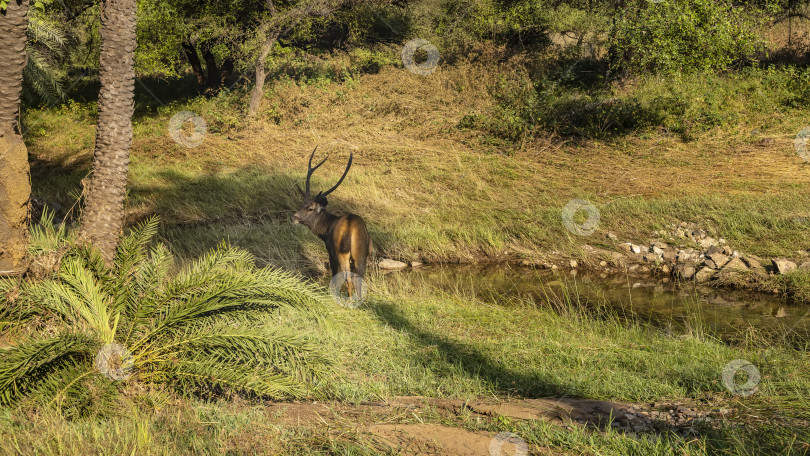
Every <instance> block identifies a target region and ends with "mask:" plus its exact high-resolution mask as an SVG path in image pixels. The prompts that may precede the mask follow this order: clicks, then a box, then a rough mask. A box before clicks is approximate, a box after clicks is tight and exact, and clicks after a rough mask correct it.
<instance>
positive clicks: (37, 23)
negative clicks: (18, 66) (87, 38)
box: [22, 8, 67, 105]
mask: <svg viewBox="0 0 810 456" xmlns="http://www.w3.org/2000/svg"><path fill="white" fill-rule="evenodd" d="M42 9H43V8H31V9H29V15H28V44H27V46H26V50H27V52H28V64H27V65H26V66H25V68H24V69H23V92H22V98H23V100H25V102H26V103H27V104H28V105H37V104H40V103H43V104H48V105H55V104H57V103H59V102H60V101H62V100H64V98H65V93H64V91H63V90H62V83H61V78H60V77H59V75H58V72H57V70H56V68H54V67H53V66H52V63H54V62H59V61H60V60H62V59H63V58H64V55H65V46H66V44H67V37H66V35H65V32H64V30H63V29H62V26H61V25H60V24H59V23H58V22H57V21H56V19H55V18H54V17H52V16H49V15H47V14H46V13H45V12H44V11H42Z"/></svg>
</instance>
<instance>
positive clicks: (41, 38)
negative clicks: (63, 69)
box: [28, 8, 67, 52]
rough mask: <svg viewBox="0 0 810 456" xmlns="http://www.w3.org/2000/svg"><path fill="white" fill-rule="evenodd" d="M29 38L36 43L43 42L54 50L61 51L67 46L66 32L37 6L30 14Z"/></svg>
mask: <svg viewBox="0 0 810 456" xmlns="http://www.w3.org/2000/svg"><path fill="white" fill-rule="evenodd" d="M28 35H29V39H30V40H31V41H32V42H33V43H36V44H42V45H43V46H45V47H47V48H48V49H50V50H51V51H53V52H59V51H61V50H62V48H64V47H65V44H66V42H67V39H66V38H65V32H64V31H63V30H62V28H61V27H60V26H59V24H57V23H56V22H54V21H52V20H49V18H48V17H47V16H45V15H44V14H43V13H41V12H40V11H39V10H37V9H36V8H31V9H30V10H29V15H28Z"/></svg>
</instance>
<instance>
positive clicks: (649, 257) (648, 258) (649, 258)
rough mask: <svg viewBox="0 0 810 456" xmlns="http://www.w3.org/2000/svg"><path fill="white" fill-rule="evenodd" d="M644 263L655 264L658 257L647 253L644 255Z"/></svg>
mask: <svg viewBox="0 0 810 456" xmlns="http://www.w3.org/2000/svg"><path fill="white" fill-rule="evenodd" d="M644 261H646V262H648V263H655V262H656V261H658V255H656V254H654V253H652V252H650V253H645V254H644Z"/></svg>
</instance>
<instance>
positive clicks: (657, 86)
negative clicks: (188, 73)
mask: <svg viewBox="0 0 810 456" xmlns="http://www.w3.org/2000/svg"><path fill="white" fill-rule="evenodd" d="M395 51H396V50H395V49H393V48H390V49H384V50H381V51H379V52H378V53H377V54H371V57H370V56H369V55H365V54H364V55H362V56H358V55H356V54H350V55H345V54H337V55H332V56H326V57H325V58H323V59H318V58H309V57H307V58H304V57H302V56H297V55H286V56H283V57H279V58H277V60H276V61H274V62H273V66H272V71H271V74H272V75H273V76H272V82H271V83H270V84H269V89H268V93H267V95H266V99H265V101H264V104H263V106H262V110H261V111H260V114H259V118H258V120H256V121H254V122H246V121H244V120H242V112H241V106H242V104H241V103H242V101H243V97H244V92H243V91H242V89H240V88H239V86H237V88H236V89H235V90H234V91H233V92H227V93H223V94H221V95H220V96H219V97H217V98H215V99H211V100H206V99H200V98H188V97H187V96H186V95H185V94H187V91H186V90H185V89H183V88H184V87H185V86H184V85H183V84H184V82H183V81H175V82H160V81H151V80H144V81H142V82H143V83H144V85H147V86H148V87H150V92H151V93H150V92H147V91H145V90H141V89H142V86H140V85H139V86H138V88H139V93H138V103H137V106H138V109H137V114H136V119H135V139H134V145H133V153H132V166H131V172H130V185H129V194H128V199H127V212H128V220H129V221H130V222H134V221H137V220H141V219H143V218H144V217H146V216H147V215H148V214H153V213H157V214H158V215H160V216H161V218H162V220H163V223H164V225H163V228H162V232H161V235H162V237H163V238H164V240H165V241H167V243H168V244H169V245H170V246H171V247H172V248H173V249H174V251H175V252H176V253H177V254H178V255H179V256H181V257H184V258H190V257H193V256H196V255H198V254H200V253H201V252H203V251H206V250H207V249H208V248H210V247H211V246H212V245H215V244H216V243H217V242H219V240H220V239H222V238H226V239H229V240H230V241H231V242H232V243H234V244H236V245H239V246H242V247H244V248H246V249H248V250H250V251H251V252H252V253H253V254H255V255H256V256H257V257H258V258H259V260H260V261H261V262H264V263H268V264H279V265H282V266H284V267H287V268H290V269H298V270H302V269H310V270H314V271H318V270H320V271H323V269H322V266H321V265H322V262H323V260H324V259H325V256H324V253H323V252H322V247H321V246H320V243H319V241H318V240H317V239H316V238H315V237H314V236H311V235H310V234H309V233H308V232H306V231H305V230H303V229H301V228H300V227H294V226H292V225H290V224H289V223H288V217H289V214H290V213H291V212H292V211H293V209H294V208H296V207H297V204H298V203H299V201H298V195H297V193H296V192H295V190H294V184H295V182H298V181H300V180H301V179H302V178H303V176H304V170H305V169H306V159H307V155H308V152H309V151H311V150H312V148H313V147H314V146H315V145H319V146H320V148H319V151H323V152H325V153H326V152H328V153H330V154H331V156H332V157H333V158H332V160H331V161H330V162H329V164H328V165H326V166H325V167H324V168H323V169H322V170H319V171H318V174H317V175H316V176H315V178H314V183H313V185H314V186H315V187H316V188H323V187H325V186H329V185H331V184H332V183H333V182H334V181H335V180H336V179H337V178H338V177H339V173H340V172H341V171H342V169H343V168H342V167H343V164H344V163H345V160H346V159H347V157H348V154H349V152H353V153H354V156H355V160H354V166H353V168H352V171H351V172H350V173H349V176H348V177H347V179H346V180H345V181H344V183H343V185H342V187H341V188H340V189H339V190H338V191H337V192H336V193H335V194H334V195H333V197H332V198H330V203H331V204H330V208H331V209H333V210H334V211H336V212H338V213H340V212H348V211H352V212H355V213H358V214H361V215H362V216H363V217H364V218H365V219H366V220H367V221H368V222H369V226H370V230H371V233H372V237H373V239H374V243H375V245H376V246H377V247H378V249H379V250H380V251H382V252H383V253H384V254H385V255H387V256H391V257H395V258H400V259H406V260H407V259H410V260H420V261H428V262H457V261H460V262H472V261H503V260H522V259H527V260H530V261H535V262H536V261H541V260H542V259H543V258H545V257H547V256H549V255H556V256H574V257H576V256H578V255H579V252H580V248H581V246H582V244H584V243H589V244H592V245H596V246H602V247H608V248H614V246H613V244H612V243H611V242H608V241H606V240H605V233H606V232H608V231H611V232H613V233H616V234H617V235H618V236H619V239H620V240H628V241H637V242H643V241H644V240H647V239H650V237H651V233H652V232H653V231H657V230H659V229H662V228H667V227H669V226H671V225H672V224H677V223H679V222H681V221H686V222H690V223H696V224H697V225H698V226H700V227H702V228H704V229H706V230H707V231H708V232H709V233H710V235H712V236H714V237H715V238H717V237H723V238H725V239H727V240H728V241H729V243H730V244H731V246H732V247H733V248H734V249H736V250H739V251H741V252H746V253H751V254H755V255H760V256H762V257H766V258H767V257H775V256H787V257H797V255H798V254H797V250H803V249H807V247H808V245H807V242H806V239H807V236H806V235H807V233H808V229H809V228H810V226H809V225H808V220H810V212H808V211H807V208H808V207H810V196H809V195H810V191H808V190H809V188H808V187H809V186H810V174H809V173H808V165H807V163H805V162H804V161H803V160H802V159H801V158H800V157H799V156H798V155H797V154H796V150H795V148H794V137H795V136H796V134H797V132H799V131H800V130H801V129H802V128H803V127H804V126H805V125H804V123H805V113H806V109H805V106H804V103H803V102H802V100H803V99H804V98H803V97H804V96H805V95H806V93H808V92H807V89H806V87H805V86H804V85H803V82H802V81H804V80H805V79H807V78H805V77H804V76H802V75H804V73H803V72H801V70H797V69H795V68H792V67H789V68H787V69H776V70H754V69H751V70H748V71H743V72H740V73H733V74H729V75H720V76H717V75H713V76H702V75H695V76H682V77H678V78H675V77H673V78H675V79H672V78H668V79H666V80H664V79H659V78H656V77H647V78H640V79H637V80H634V81H629V82H626V84H625V85H623V86H615V87H604V86H593V85H586V84H584V82H583V83H577V81H576V80H575V81H568V80H566V79H565V78H563V76H562V75H559V74H556V73H553V72H552V73H550V74H548V75H546V76H543V77H545V78H547V79H541V80H539V82H538V80H537V79H527V76H526V74H527V73H526V72H525V71H524V70H521V68H524V67H522V66H519V65H518V64H519V63H520V61H515V62H510V63H499V62H502V60H503V59H504V58H506V57H505V56H503V55H500V56H498V55H497V52H498V51H497V49H489V48H484V49H483V50H481V51H480V55H477V56H475V58H472V57H471V60H474V63H471V62H467V63H465V62H464V61H459V62H456V63H455V64H453V65H449V64H448V65H440V67H439V69H438V70H437V71H436V72H435V73H434V74H432V75H431V76H429V77H425V76H420V75H416V74H412V73H410V72H408V71H406V70H405V69H403V68H401V66H398V65H396V64H395V63H394V62H396V58H395V57H396V54H395ZM492 53H495V54H496V56H495V57H493V56H492V55H491V54H492ZM374 56H376V57H374ZM372 57H374V58H375V59H377V60H379V62H378V63H379V65H376V66H372V67H370V66H369V65H368V62H367V61H368V60H369V59H370V58H372ZM514 58H515V59H517V57H514ZM511 63H514V64H515V65H512V66H510V64H511ZM370 68H373V69H370ZM580 70H582V71H584V70H585V68H584V67H583V68H580ZM574 73H575V74H580V73H581V74H586V73H587V72H584V73H583V72H581V71H579V70H577V71H575V72H574ZM555 74H556V76H555ZM554 78H557V79H554ZM532 81H534V82H532ZM544 81H545V82H544ZM532 84H533V85H532ZM543 84H552V85H554V90H552V91H550V92H549V91H546V90H543ZM77 87H79V88H82V89H81V90H80V92H81V93H82V94H85V93H86V94H90V93H93V92H92V88H93V82H92V81H78V83H77ZM538 93H542V94H545V95H544V96H545V97H546V98H545V99H544V100H545V101H544V102H543V103H546V104H542V103H539V101H537V100H536V99H534V98H532V99H526V98H525V97H529V95H531V94H535V95H531V96H532V97H536V94H538ZM521 94H523V95H521ZM153 95H154V97H156V98H153ZM524 95H525V96H524ZM91 98H92V97H90V96H89V95H87V96H86V97H85V99H91ZM530 98H531V97H530ZM78 99H79V100H81V99H82V98H81V97H79V98H78ZM532 100H534V101H532ZM565 100H577V101H576V103H575V104H576V106H575V105H574V104H571V103H568V104H566V102H565ZM600 100H602V101H600ZM605 100H608V101H605ZM610 100H613V101H610ZM518 102H520V103H524V102H525V103H529V104H530V105H528V104H527V105H525V106H524V105H520V103H518ZM532 103H533V104H532ZM538 103H539V104H538ZM549 103H550V104H549ZM583 103H584V104H583ZM594 103H596V104H594ZM586 105H587V106H591V108H588V109H585V110H584V111H583V109H584V108H583V106H586ZM509 106H512V107H514V108H515V109H517V111H514V112H511V114H510V112H507V111H504V109H505V108H506V107H509ZM520 106H523V107H520ZM577 106H579V107H577ZM622 106H624V107H622ZM627 106H631V107H632V106H637V107H638V109H636V108H632V109H630V108H628V109H625V108H626V107H627ZM183 110H190V111H193V112H196V113H197V114H199V115H200V116H201V117H202V118H203V119H205V121H206V123H207V125H208V128H207V134H206V136H205V140H204V141H203V143H202V144H201V145H199V146H198V147H195V148H186V147H183V146H181V145H180V144H177V143H175V142H174V141H172V139H171V138H170V136H169V134H168V124H169V120H170V118H171V117H172V116H173V115H175V114H176V113H178V112H180V111H183ZM655 110H657V111H655ZM94 111H95V105H94V103H92V102H71V103H68V104H66V105H64V106H62V107H59V108H54V109H47V110H31V111H28V112H27V113H26V115H25V122H26V125H27V126H28V128H29V129H28V135H27V141H28V146H29V150H30V152H31V155H32V159H33V175H32V180H33V186H34V193H35V195H36V196H37V197H38V198H39V199H40V201H42V202H44V203H46V204H49V205H52V206H53V205H55V206H56V207H57V208H58V209H59V210H57V213H58V215H65V213H67V212H68V209H69V208H71V207H73V206H74V203H75V197H76V196H77V195H78V192H79V191H80V181H81V179H82V178H83V177H84V176H85V175H86V173H87V171H88V169H89V163H90V157H91V154H92V146H93V137H94V122H95V120H94V119H95V113H94ZM653 111H655V112H653ZM583 112H586V113H588V115H590V116H592V117H593V116H595V117H593V118H588V119H583V118H582V117H581V115H580V114H582V113H583ZM540 113H543V115H545V116H551V117H553V118H554V119H555V120H554V122H556V123H554V122H552V123H549V122H546V121H543V119H541V118H538V117H537V116H538V115H539V114H540ZM471 116H472V117H471ZM509 116H511V117H509ZM600 116H601V117H600ZM616 116H631V117H633V118H634V119H636V120H633V121H629V120H627V121H626V119H625V120H622V119H621V118H618V117H616ZM472 118H475V119H477V120H476V121H475V122H470V119H472ZM518 124H519V125H518ZM510 125H511V126H510ZM516 125H518V126H516ZM600 125H601V126H602V127H604V128H602V127H599V126H600ZM577 126H580V127H582V128H585V127H588V126H590V127H588V128H591V127H594V128H597V127H598V128H602V130H600V131H603V133H604V134H602V133H599V132H598V131H595V130H594V131H590V130H589V131H585V130H582V131H573V130H571V129H572V128H575V127H577ZM513 127H514V128H517V130H514V129H513ZM614 127H615V128H619V127H621V128H619V129H618V130H616V129H615V128H614ZM504 128H505V129H506V130H503V129H504ZM598 128H597V129H598ZM605 128H607V130H606V129H605ZM510 129H512V130H510ZM507 130H508V131H507ZM509 131H512V132H513V133H514V132H518V133H519V134H516V135H515V134H512V133H509ZM574 198H582V199H587V200H589V201H591V202H592V203H593V204H594V205H595V206H596V207H597V208H598V209H599V211H600V222H599V225H598V226H597V229H596V231H595V232H594V233H593V234H592V235H590V236H584V237H583V236H576V235H573V234H571V233H569V232H568V231H567V230H566V229H565V227H564V225H563V223H562V220H561V211H562V208H563V206H564V205H565V204H566V203H567V202H568V201H570V200H572V199H574ZM807 283H808V280H807V274H806V273H804V272H799V273H797V275H796V276H795V277H793V278H790V279H785V280H781V281H780V282H778V283H774V284H769V285H768V288H769V291H770V290H772V289H781V290H782V291H784V292H786V293H788V294H795V295H797V296H798V297H799V298H800V299H805V298H806V297H807V296H808V295H810V293H808V290H809V289H810V288H808V287H807V285H806V284H807Z"/></svg>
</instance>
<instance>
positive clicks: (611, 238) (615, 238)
mask: <svg viewBox="0 0 810 456" xmlns="http://www.w3.org/2000/svg"><path fill="white" fill-rule="evenodd" d="M605 237H606V238H608V239H610V240H611V241H616V240H618V239H619V237H618V236H616V235H615V234H613V233H611V232H610V231H608V232H607V234H606V235H605Z"/></svg>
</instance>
